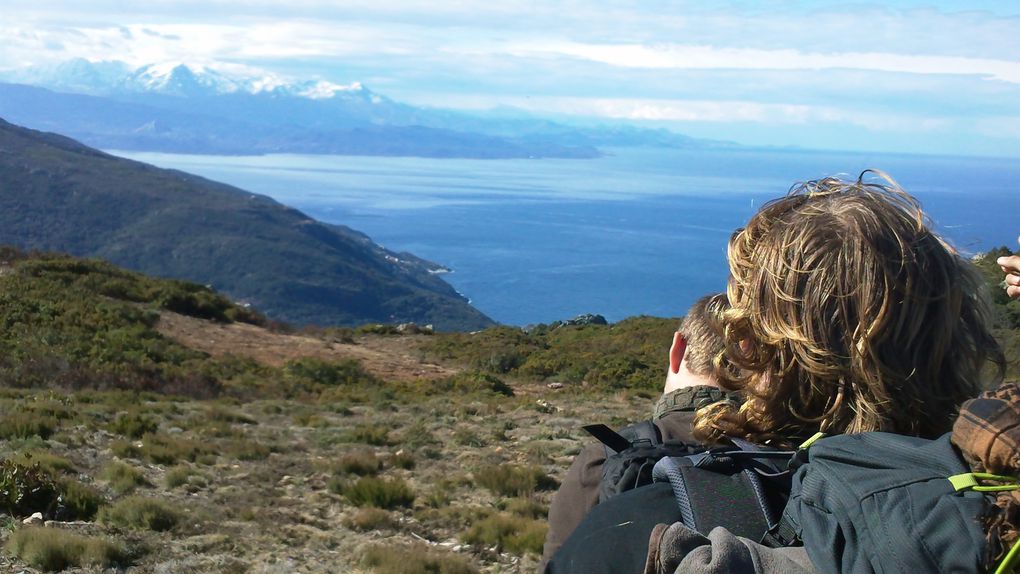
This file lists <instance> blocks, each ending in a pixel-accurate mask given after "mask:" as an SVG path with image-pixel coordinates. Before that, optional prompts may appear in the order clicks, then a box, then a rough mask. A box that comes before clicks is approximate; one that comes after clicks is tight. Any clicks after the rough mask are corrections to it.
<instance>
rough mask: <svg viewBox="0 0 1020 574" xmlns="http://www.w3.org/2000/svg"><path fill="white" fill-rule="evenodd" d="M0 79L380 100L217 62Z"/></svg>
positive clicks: (50, 70) (52, 85) (355, 88)
mask: <svg viewBox="0 0 1020 574" xmlns="http://www.w3.org/2000/svg"><path fill="white" fill-rule="evenodd" d="M0 80H4V81H8V82H13V83H19V84H29V85H33V86H39V87H44V88H49V89H52V90H57V91H63V92H72V93H78V94H88V95H93V96H125V95H138V94H158V95H164V96H176V97H202V96H217V95H227V94H252V95H255V94H267V95H277V96H281V95H286V96H294V97H301V98H308V99H313V100H323V99H330V98H334V97H337V96H343V97H347V98H350V97H355V98H357V99H367V100H370V101H374V102H376V103H381V102H382V101H383V99H384V98H382V97H381V96H379V95H377V94H373V93H371V92H370V91H369V90H368V89H366V88H365V87H364V86H362V85H361V83H359V82H352V83H349V84H337V83H333V82H329V81H326V80H300V81H296V80H291V79H288V78H284V77H281V76H278V75H276V74H273V73H270V72H266V71H265V70H259V69H257V68H251V67H248V66H239V65H231V64H222V63H214V64H194V63H183V62H161V63H158V64H148V65H145V66H141V67H138V68H132V67H131V66H129V65H128V64H126V63H124V62H119V61H100V62H91V61H89V60H86V59H84V58H76V59H74V60H69V61H67V62H62V63H60V64H56V65H49V66H33V67H30V68H23V69H20V70H14V71H9V72H4V73H0Z"/></svg>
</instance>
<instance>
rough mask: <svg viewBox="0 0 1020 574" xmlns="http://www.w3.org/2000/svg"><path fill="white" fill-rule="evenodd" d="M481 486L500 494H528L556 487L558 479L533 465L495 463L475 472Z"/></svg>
mask: <svg viewBox="0 0 1020 574" xmlns="http://www.w3.org/2000/svg"><path fill="white" fill-rule="evenodd" d="M475 480H476V481H477V482H478V484H480V485H481V486H483V487H485V488H487V489H489V490H490V491H491V492H492V493H494V494H498V495H500V496H528V495H530V494H531V493H533V492H535V491H536V490H552V489H554V488H556V486H557V484H556V480H555V479H553V478H552V477H551V476H549V475H548V474H546V473H545V471H543V470H542V469H540V468H537V467H533V466H516V465H502V464H501V465H494V466H489V467H486V468H483V469H481V470H479V471H478V472H476V473H475Z"/></svg>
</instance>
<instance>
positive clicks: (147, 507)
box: [99, 496, 182, 532]
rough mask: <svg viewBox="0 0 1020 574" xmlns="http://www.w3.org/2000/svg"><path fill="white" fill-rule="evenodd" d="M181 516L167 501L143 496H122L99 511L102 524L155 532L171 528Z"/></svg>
mask: <svg viewBox="0 0 1020 574" xmlns="http://www.w3.org/2000/svg"><path fill="white" fill-rule="evenodd" d="M181 518H182V514H181V512H180V511H179V510H178V509H177V508H176V507H175V506H173V505H172V504H170V503H169V502H165V501H163V500H159V499H156V498H146V497H143V496H129V497H127V498H122V499H121V500H119V501H117V502H116V503H115V504H113V505H112V506H106V507H104V508H103V509H102V510H101V511H100V512H99V521H100V522H102V523H104V524H108V525H110V526H117V527H121V528H132V529H136V530H155V531H157V532H164V531H167V530H172V529H173V528H174V527H175V526H177V524H178V523H179V522H180V521H181Z"/></svg>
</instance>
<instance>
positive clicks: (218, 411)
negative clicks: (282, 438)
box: [205, 405, 259, 425]
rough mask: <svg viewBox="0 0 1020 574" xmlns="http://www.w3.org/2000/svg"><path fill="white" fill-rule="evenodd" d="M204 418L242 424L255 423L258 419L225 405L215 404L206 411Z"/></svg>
mask: <svg viewBox="0 0 1020 574" xmlns="http://www.w3.org/2000/svg"><path fill="white" fill-rule="evenodd" d="M205 418H206V420H210V421H220V422H225V423H238V424H243V425H257V424H259V421H257V420H256V419H255V418H253V417H251V416H249V415H246V414H244V413H242V412H238V411H232V410H230V409H228V408H226V407H222V406H220V405H215V406H213V407H212V408H210V409H209V410H208V411H206V416H205Z"/></svg>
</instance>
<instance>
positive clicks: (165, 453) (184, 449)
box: [110, 433, 215, 464]
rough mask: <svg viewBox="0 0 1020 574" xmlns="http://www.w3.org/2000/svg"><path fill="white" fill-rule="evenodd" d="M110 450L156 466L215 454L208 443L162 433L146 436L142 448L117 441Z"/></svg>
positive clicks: (134, 444) (124, 456) (192, 460)
mask: <svg viewBox="0 0 1020 574" xmlns="http://www.w3.org/2000/svg"><path fill="white" fill-rule="evenodd" d="M110 448H111V449H112V450H113V454H115V455H117V456H119V457H121V458H144V459H146V460H148V461H150V462H153V463H155V464H177V463H178V462H180V461H182V460H186V461H188V462H195V461H196V460H197V459H198V458H199V457H200V456H201V455H205V454H215V452H214V450H213V447H211V446H210V445H209V444H207V443H202V442H198V441H195V440H190V439H185V438H177V437H174V436H171V435H166V434H160V433H154V434H146V435H144V436H143V437H142V439H141V446H138V444H136V443H134V442H131V441H115V442H114V443H113V444H111V445H110Z"/></svg>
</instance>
